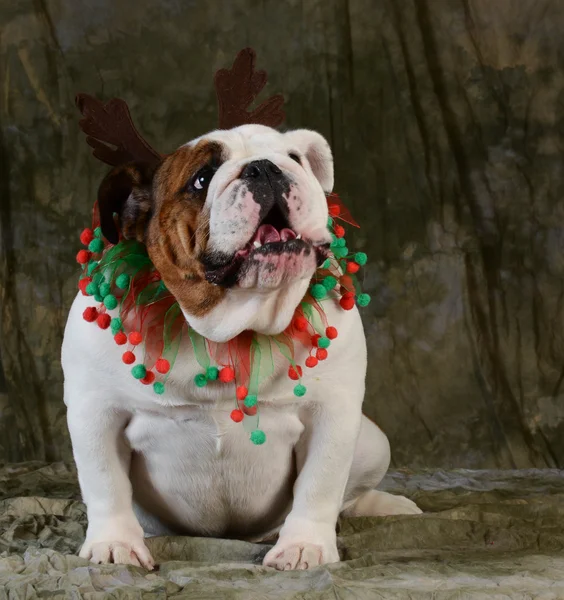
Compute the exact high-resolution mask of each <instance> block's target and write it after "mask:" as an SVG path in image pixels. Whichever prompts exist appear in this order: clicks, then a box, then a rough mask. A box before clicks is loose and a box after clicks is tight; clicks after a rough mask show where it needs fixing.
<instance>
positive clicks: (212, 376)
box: [206, 367, 219, 381]
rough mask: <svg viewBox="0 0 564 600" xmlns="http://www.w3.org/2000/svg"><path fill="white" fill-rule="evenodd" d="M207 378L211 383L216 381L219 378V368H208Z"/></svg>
mask: <svg viewBox="0 0 564 600" xmlns="http://www.w3.org/2000/svg"><path fill="white" fill-rule="evenodd" d="M206 377H207V378H208V379H209V380H210V381H215V380H216V379H217V378H218V377H219V369H218V368H217V367H208V368H207V369H206Z"/></svg>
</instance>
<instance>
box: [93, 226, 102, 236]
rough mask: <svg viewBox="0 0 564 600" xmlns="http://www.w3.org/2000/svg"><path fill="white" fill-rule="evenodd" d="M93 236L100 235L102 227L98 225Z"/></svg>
mask: <svg viewBox="0 0 564 600" xmlns="http://www.w3.org/2000/svg"><path fill="white" fill-rule="evenodd" d="M94 237H97V238H99V237H102V229H101V228H100V227H96V229H95V230H94Z"/></svg>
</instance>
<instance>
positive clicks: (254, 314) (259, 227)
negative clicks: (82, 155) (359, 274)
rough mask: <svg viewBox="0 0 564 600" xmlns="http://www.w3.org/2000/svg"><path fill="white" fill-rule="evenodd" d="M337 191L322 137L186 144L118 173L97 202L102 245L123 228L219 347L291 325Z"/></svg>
mask: <svg viewBox="0 0 564 600" xmlns="http://www.w3.org/2000/svg"><path fill="white" fill-rule="evenodd" d="M332 187H333V160H332V156H331V150H330V148H329V145H328V144H327V142H326V141H325V139H324V138H323V137H322V136H321V135H319V134H318V133H315V132H313V131H308V130H297V131H290V132H288V133H279V132H277V131H276V130H274V129H271V128H269V127H264V126H262V125H244V126H242V127H238V128H235V129H231V130H227V131H214V132H212V133H210V134H208V135H205V136H202V137H200V138H198V139H196V140H193V141H192V142H189V143H188V144H186V145H184V146H181V147H180V148H179V149H178V150H176V152H174V153H173V154H171V155H169V156H167V157H166V158H164V159H163V161H162V162H161V163H160V164H159V165H157V166H156V167H148V166H145V165H142V164H135V163H134V164H128V165H125V166H122V167H117V168H116V169H114V170H113V171H111V172H110V173H109V175H108V176H107V177H106V178H105V179H104V181H103V182H102V184H101V186H100V190H99V194H98V202H99V207H100V216H101V226H102V232H103V233H104V235H105V236H106V238H107V239H108V240H109V241H110V242H113V243H115V242H117V240H118V228H120V229H121V232H122V234H123V236H124V237H125V238H126V239H137V240H139V241H141V242H143V243H144V244H146V246H147V250H148V252H149V256H150V257H151V259H152V261H153V263H154V264H155V266H156V268H157V269H158V270H159V272H160V274H161V276H162V279H163V281H164V283H165V284H166V286H167V287H168V289H169V290H170V291H171V292H172V293H173V294H174V295H175V297H176V298H177V300H178V302H179V304H180V306H181V308H182V310H183V312H184V314H185V316H186V318H187V319H188V321H189V322H190V324H191V325H192V326H193V327H194V328H195V329H196V330H197V331H198V332H199V333H201V334H202V335H204V336H206V337H208V338H210V339H212V340H214V341H225V340H227V339H230V338H232V337H233V336H234V335H237V334H238V333H240V332H241V331H243V330H245V329H253V330H255V331H258V332H260V333H269V334H272V333H278V332H280V331H282V330H284V329H285V327H287V325H288V323H289V322H290V319H291V318H292V315H293V313H294V310H295V308H296V306H297V305H298V303H299V302H300V300H301V299H302V298H303V296H304V294H305V292H306V290H307V287H308V284H309V281H310V280H311V277H312V276H313V274H314V272H315V269H316V268H317V266H318V265H320V264H321V263H322V262H323V261H324V260H325V258H326V257H327V254H328V249H329V243H330V241H331V236H330V234H329V231H328V229H327V217H328V213H327V202H326V192H330V191H331V189H332ZM116 213H117V216H118V218H117V220H116V218H115V214H116Z"/></svg>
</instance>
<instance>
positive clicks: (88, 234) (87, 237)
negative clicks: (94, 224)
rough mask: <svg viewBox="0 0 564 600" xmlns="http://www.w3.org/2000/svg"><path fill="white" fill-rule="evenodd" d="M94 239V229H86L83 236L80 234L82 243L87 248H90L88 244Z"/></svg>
mask: <svg viewBox="0 0 564 600" xmlns="http://www.w3.org/2000/svg"><path fill="white" fill-rule="evenodd" d="M93 239H94V232H93V231H92V229H85V230H84V231H83V232H82V233H81V234H80V241H81V243H82V244H84V245H85V246H88V244H89V243H90V242H91V241H92V240H93Z"/></svg>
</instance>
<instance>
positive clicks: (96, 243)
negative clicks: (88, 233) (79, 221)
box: [88, 238, 104, 253]
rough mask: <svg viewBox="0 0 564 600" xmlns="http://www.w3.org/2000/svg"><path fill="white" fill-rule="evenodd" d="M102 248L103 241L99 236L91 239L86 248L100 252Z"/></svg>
mask: <svg viewBox="0 0 564 600" xmlns="http://www.w3.org/2000/svg"><path fill="white" fill-rule="evenodd" d="M103 249H104V242H103V241H102V240H101V239H99V238H95V239H93V240H92V241H91V242H90V243H89V244H88V250H90V252H94V253H99V252H102V250H103Z"/></svg>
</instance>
